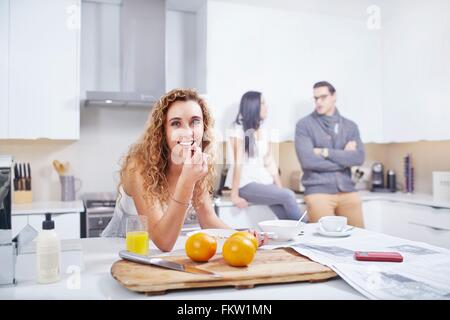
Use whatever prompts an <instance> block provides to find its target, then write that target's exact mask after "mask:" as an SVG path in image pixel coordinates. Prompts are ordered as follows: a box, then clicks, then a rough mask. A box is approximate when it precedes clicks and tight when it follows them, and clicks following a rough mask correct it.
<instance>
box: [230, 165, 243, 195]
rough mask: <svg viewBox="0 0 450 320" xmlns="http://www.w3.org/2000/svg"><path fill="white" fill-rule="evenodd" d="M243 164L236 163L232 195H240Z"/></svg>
mask: <svg viewBox="0 0 450 320" xmlns="http://www.w3.org/2000/svg"><path fill="white" fill-rule="evenodd" d="M241 168H242V167H241V166H239V165H235V166H234V170H233V182H232V183H231V195H232V196H239V184H240V182H241Z"/></svg>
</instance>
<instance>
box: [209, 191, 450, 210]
mask: <svg viewBox="0 0 450 320" xmlns="http://www.w3.org/2000/svg"><path fill="white" fill-rule="evenodd" d="M359 195H360V196H361V200H362V201H373V200H382V201H394V202H402V203H410V204H417V205H424V206H430V207H436V208H447V209H450V201H448V200H447V201H445V200H436V199H434V198H433V196H432V195H430V194H420V193H413V194H409V193H403V192H396V193H379V192H370V191H359ZM296 197H297V203H298V204H304V203H305V201H304V200H303V195H302V194H296ZM215 205H216V206H217V207H219V208H222V207H233V206H234V205H233V203H232V202H231V199H230V197H228V196H223V197H221V198H217V199H215Z"/></svg>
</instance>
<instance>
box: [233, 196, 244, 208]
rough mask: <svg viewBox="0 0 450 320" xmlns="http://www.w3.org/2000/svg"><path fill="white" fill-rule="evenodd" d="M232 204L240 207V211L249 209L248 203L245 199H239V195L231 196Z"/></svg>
mask: <svg viewBox="0 0 450 320" xmlns="http://www.w3.org/2000/svg"><path fill="white" fill-rule="evenodd" d="M231 202H233V204H234V205H235V206H236V207H238V208H239V209H243V208H247V207H248V202H247V200H245V199H244V198H241V197H239V196H238V195H233V194H232V195H231Z"/></svg>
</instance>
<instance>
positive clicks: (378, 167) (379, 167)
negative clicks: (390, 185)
mask: <svg viewBox="0 0 450 320" xmlns="http://www.w3.org/2000/svg"><path fill="white" fill-rule="evenodd" d="M383 188H384V166H383V164H382V163H380V162H375V163H374V164H373V165H372V188H371V190H372V191H376V190H377V189H383Z"/></svg>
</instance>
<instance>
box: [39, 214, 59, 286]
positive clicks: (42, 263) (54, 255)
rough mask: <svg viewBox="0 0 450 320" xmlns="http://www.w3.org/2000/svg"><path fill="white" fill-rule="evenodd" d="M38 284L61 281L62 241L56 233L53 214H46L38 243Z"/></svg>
mask: <svg viewBox="0 0 450 320" xmlns="http://www.w3.org/2000/svg"><path fill="white" fill-rule="evenodd" d="M36 257H37V261H36V262H37V282H38V283H52V282H57V281H59V279H60V257H61V241H60V240H59V238H58V235H57V234H56V232H55V222H54V221H53V220H52V217H51V214H50V213H46V214H45V221H44V222H42V231H41V232H40V233H39V235H38V237H37V241H36Z"/></svg>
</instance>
